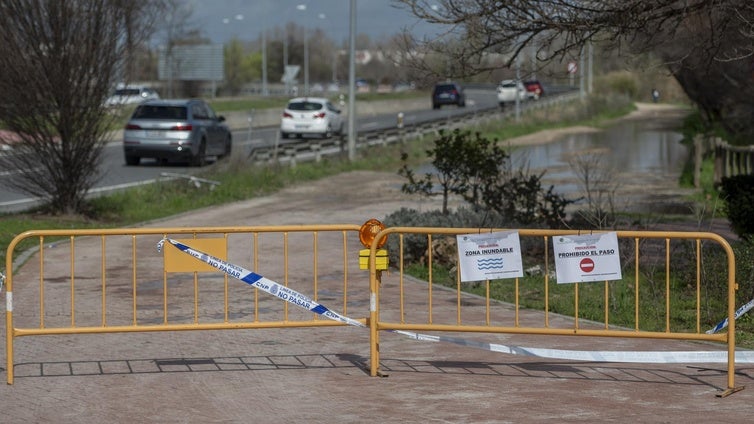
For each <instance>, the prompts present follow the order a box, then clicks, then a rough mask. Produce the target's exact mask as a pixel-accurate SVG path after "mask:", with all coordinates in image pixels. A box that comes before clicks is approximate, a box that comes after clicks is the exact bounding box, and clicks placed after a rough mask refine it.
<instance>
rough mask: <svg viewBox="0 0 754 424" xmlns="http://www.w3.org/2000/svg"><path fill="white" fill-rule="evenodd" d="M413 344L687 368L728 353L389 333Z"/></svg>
mask: <svg viewBox="0 0 754 424" xmlns="http://www.w3.org/2000/svg"><path fill="white" fill-rule="evenodd" d="M393 332H394V333H399V334H402V335H404V336H408V337H410V338H412V339H415V340H421V341H425V342H446V343H453V344H456V345H460V346H469V347H474V348H478V349H483V350H487V351H490V352H500V353H506V354H509V355H521V356H533V357H537V358H549V359H564V360H569V361H587V362H630V363H644V364H691V363H708V364H711V363H726V362H728V352H727V351H724V350H720V351H717V350H714V351H693V350H692V351H665V352H663V351H633V352H631V351H612V350H602V351H588V350H565V349H543V348H537V347H521V346H506V345H502V344H495V343H487V342H479V341H475V340H466V339H461V338H456V337H449V336H435V335H427V334H418V333H412V332H408V331H402V330H393ZM735 359H736V361H735V362H736V363H742V364H752V363H754V351H750V350H737V351H736V358H735Z"/></svg>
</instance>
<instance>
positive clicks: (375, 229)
mask: <svg viewBox="0 0 754 424" xmlns="http://www.w3.org/2000/svg"><path fill="white" fill-rule="evenodd" d="M384 229H385V224H383V223H381V222H380V221H379V220H376V219H374V218H372V219H370V220H369V221H367V222H365V223H364V225H362V226H361V228H360V229H359V241H361V244H363V245H364V247H366V248H370V247H372V241H374V237H375V236H376V235H377V234H378V233H379V232H380V231H382V230H384ZM386 242H387V237H383V238H382V239H381V240H380V241H379V242H378V243H377V248H378V249H379V248H380V247H382V246H384V245H385V243H386Z"/></svg>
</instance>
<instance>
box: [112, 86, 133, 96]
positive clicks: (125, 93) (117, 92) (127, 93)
mask: <svg viewBox="0 0 754 424" xmlns="http://www.w3.org/2000/svg"><path fill="white" fill-rule="evenodd" d="M114 95H115V96H138V95H139V89H138V88H121V89H119V90H115V94H114Z"/></svg>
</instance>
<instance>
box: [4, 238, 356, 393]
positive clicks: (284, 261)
mask: <svg viewBox="0 0 754 424" xmlns="http://www.w3.org/2000/svg"><path fill="white" fill-rule="evenodd" d="M358 230H359V226H358V225H300V226H277V227H228V228H221V227H218V228H154V229H106V230H49V231H28V232H25V233H23V234H20V235H18V236H17V237H15V238H14V239H13V240H12V241H11V243H10V244H9V246H8V250H7V252H8V253H7V259H6V270H7V281H6V299H7V301H6V303H7V308H6V330H7V331H6V348H7V350H6V355H7V358H6V359H7V382H8V384H12V383H13V363H14V359H13V343H14V339H15V338H16V337H21V336H34V335H46V334H87V333H124V332H154V331H183V330H220V329H236V328H272V327H322V326H335V325H344V324H342V323H339V322H335V321H332V320H329V319H324V318H323V317H321V316H320V315H318V314H315V313H312V312H308V311H304V310H301V309H300V308H295V307H292V308H290V309H289V304H288V303H286V302H280V301H278V300H277V299H272V298H271V297H270V296H269V295H266V294H264V293H262V294H260V293H258V289H256V288H253V289H251V288H250V287H249V286H247V285H245V284H243V283H240V282H237V281H233V282H229V277H228V276H227V275H226V274H224V273H220V272H218V271H217V270H216V269H214V268H212V267H210V266H208V265H207V264H205V263H202V262H201V261H199V260H197V259H195V258H193V257H191V256H188V255H186V254H184V253H181V252H179V251H178V250H177V249H175V248H174V247H172V246H169V245H165V246H163V249H164V250H163V253H162V254H160V253H158V252H157V244H158V242H159V241H160V240H162V239H163V238H166V237H171V238H176V239H179V240H183V241H184V242H186V243H187V244H190V245H192V246H194V247H195V248H197V249H199V250H201V251H203V252H205V253H209V254H211V255H213V256H216V257H218V258H221V259H227V260H228V261H230V262H233V263H236V264H239V265H243V266H244V267H246V268H248V269H249V270H252V271H254V272H258V273H262V274H264V276H265V277H268V278H270V279H273V280H275V281H276V282H278V283H279V284H280V285H283V286H286V287H289V285H290V287H291V288H292V289H294V290H298V291H300V292H302V293H307V294H308V295H309V296H312V298H313V300H315V301H316V300H317V297H318V295H319V294H320V293H322V292H323V291H327V293H328V296H331V295H332V293H335V294H340V300H339V303H335V304H333V305H332V307H335V308H340V310H341V312H342V313H343V314H347V313H349V312H353V313H354V315H355V316H361V317H366V316H367V315H368V310H361V311H350V310H349V304H350V305H355V304H356V305H361V304H363V305H368V304H369V302H368V299H369V298H368V296H369V291H368V286H367V280H366V275H364V274H363V273H361V272H358V251H359V249H360V248H361V247H362V246H361V244H360V243H359V235H358ZM19 247H20V248H23V249H25V250H28V249H32V248H36V249H37V250H36V252H35V253H34V254H33V255H32V256H31V257H30V258H28V260H27V261H26V263H25V264H24V266H23V267H21V269H20V270H18V271H16V270H14V267H13V259H14V257H18V256H19V252H16V250H20V248H19ZM323 252H325V253H323ZM323 254H326V255H328V259H329V260H328V261H327V267H328V268H327V269H322V268H323V267H322V265H321V263H322V262H323V261H322V260H321V258H320V255H323ZM352 273H356V276H357V277H358V276H359V275H360V276H361V278H362V283H361V284H360V285H353V284H352V283H351V280H353V278H351V274H352ZM364 308H365V309H366V307H364ZM360 322H362V323H364V322H365V318H362V319H361V320H360Z"/></svg>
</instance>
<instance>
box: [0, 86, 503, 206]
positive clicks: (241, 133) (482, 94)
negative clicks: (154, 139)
mask: <svg viewBox="0 0 754 424" xmlns="http://www.w3.org/2000/svg"><path fill="white" fill-rule="evenodd" d="M467 96H468V99H469V100H468V102H467V107H466V108H462V109H461V108H455V107H445V108H442V109H440V110H432V109H431V105H430V102H429V99H427V109H426V110H410V111H406V112H405V117H404V123H405V124H406V125H410V124H414V123H417V122H425V121H428V120H434V119H438V118H444V117H448V118H450V117H452V116H454V115H456V114H463V113H472V112H473V111H474V109H475V108H489V107H494V106H495V104H496V97H495V92H494V90H480V89H468V90H467ZM400 110H401V107H400V103H398V102H397V103H396V106H395V111H400ZM395 111H391V112H389V113H382V114H374V115H362V116H359V117H358V118H357V121H356V124H357V125H356V128H357V131H358V132H359V133H362V132H364V131H376V130H380V129H385V128H395V127H396V125H397V120H396V113H397V112H395ZM229 125H230V126H231V130H232V131H233V156H234V158H237V157H242V158H244V157H247V156H248V153H249V151H250V149H251V148H252V147H254V146H265V145H273V144H274V143H275V142H276V141H278V142H281V140H276V139H277V137H278V128H277V127H274V126H272V127H271V126H265V127H252V128H251V129H250V128H249V127H248V126H247V125H245V121H244V120H234V121H233V122H230V123H229ZM198 171H200V169H199V168H192V167H190V166H188V165H187V164H185V163H168V164H163V163H160V162H158V161H154V160H143V161H142V165H140V166H135V167H134V166H126V165H125V163H124V159H123V151H122V146H121V143H120V136H119V135H116V136H114V139H113V141H112V142H110V143H108V144H107V145H106V147H105V148H104V150H103V155H102V165H101V168H100V175H101V177H100V180H99V182H98V183H97V184H96V185H95V187H94V189H93V190H92V191H93V192H94V193H107V192H109V191H113V190H119V189H124V188H128V187H131V186H136V185H140V184H145V183H150V182H152V181H155V180H156V179H159V178H164V177H162V174H163V173H172V174H175V173H178V174H183V175H191V174H193V173H196V172H198ZM20 172H23V170H12V169H11V170H2V171H0V212H16V211H21V210H24V209H27V208H29V207H31V206H33V205H35V204H36V203H37V201H36V200H35V199H33V198H30V197H29V196H28V195H26V194H23V193H18V192H15V191H12V190H11V189H10V188H9V185H8V183H7V182H6V181H8V180H9V179H11V178H16V177H17V175H18V174H19V173H20Z"/></svg>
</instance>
